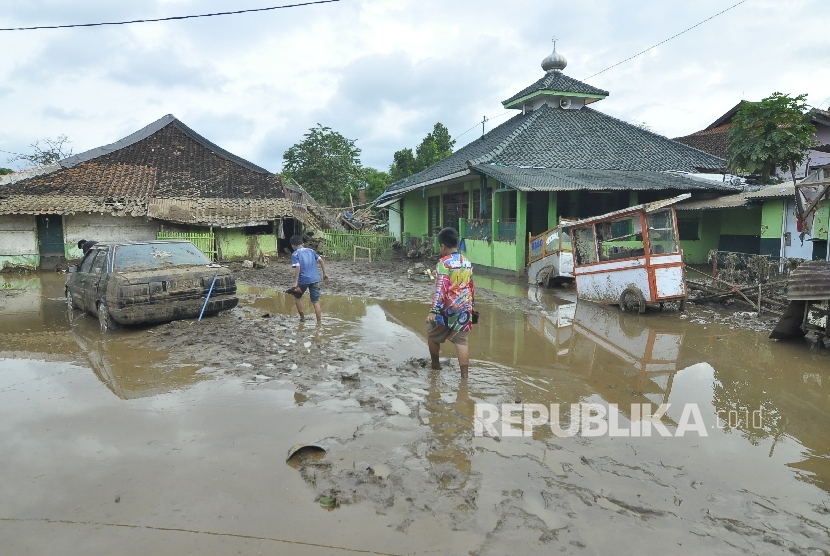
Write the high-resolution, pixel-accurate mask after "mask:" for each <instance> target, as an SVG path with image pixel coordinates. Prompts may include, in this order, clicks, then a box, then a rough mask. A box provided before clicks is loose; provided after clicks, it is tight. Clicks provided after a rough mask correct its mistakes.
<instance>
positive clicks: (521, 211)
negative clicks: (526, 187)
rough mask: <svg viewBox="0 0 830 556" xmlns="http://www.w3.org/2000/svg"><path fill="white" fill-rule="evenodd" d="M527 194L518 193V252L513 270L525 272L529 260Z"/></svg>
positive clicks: (523, 192) (516, 251) (516, 252)
mask: <svg viewBox="0 0 830 556" xmlns="http://www.w3.org/2000/svg"><path fill="white" fill-rule="evenodd" d="M527 208H528V207H527V192H525V191H517V192H516V250H515V251H514V253H515V255H514V257H515V263H514V264H515V266H514V267H513V269H512V270H523V269H524V267H525V259H526V258H527V237H528V236H527Z"/></svg>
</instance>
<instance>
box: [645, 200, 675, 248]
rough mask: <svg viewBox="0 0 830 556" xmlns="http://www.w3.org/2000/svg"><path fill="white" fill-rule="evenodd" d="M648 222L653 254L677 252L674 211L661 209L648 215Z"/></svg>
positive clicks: (649, 239) (649, 241)
mask: <svg viewBox="0 0 830 556" xmlns="http://www.w3.org/2000/svg"><path fill="white" fill-rule="evenodd" d="M646 221H647V222H648V244H649V246H650V248H651V254H652V255H662V254H664V253H677V252H678V248H677V238H676V237H675V235H674V213H673V212H672V211H671V209H669V210H661V211H658V212H652V213H650V214H647V215H646Z"/></svg>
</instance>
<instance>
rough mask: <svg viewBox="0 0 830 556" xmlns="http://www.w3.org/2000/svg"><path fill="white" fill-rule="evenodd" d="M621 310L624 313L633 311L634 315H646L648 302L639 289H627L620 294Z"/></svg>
mask: <svg viewBox="0 0 830 556" xmlns="http://www.w3.org/2000/svg"><path fill="white" fill-rule="evenodd" d="M620 309H622V310H623V311H631V312H632V313H640V314H642V313H645V312H646V300H645V298H644V297H643V294H641V293H640V292H639V291H638V290H637V289H635V288H625V290H624V291H623V292H622V293H621V294H620Z"/></svg>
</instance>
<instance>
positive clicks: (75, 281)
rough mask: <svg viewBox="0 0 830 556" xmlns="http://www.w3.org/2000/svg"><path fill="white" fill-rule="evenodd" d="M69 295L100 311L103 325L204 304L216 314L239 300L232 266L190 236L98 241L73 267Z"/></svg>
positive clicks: (188, 313) (183, 313) (73, 304)
mask: <svg viewBox="0 0 830 556" xmlns="http://www.w3.org/2000/svg"><path fill="white" fill-rule="evenodd" d="M214 278H215V281H214ZM211 284H213V290H212V291H211V290H210V288H211ZM208 291H210V299H209V301H208V303H207V305H206V306H204V305H205V298H206V297H207V295H208ZM66 299H67V302H68V304H69V306H70V308H73V309H82V310H85V311H88V312H89V313H91V314H93V315H97V316H98V319H99V321H100V322H101V327H102V328H103V329H107V328H110V327H112V326H113V324H114V323H117V324H138V323H152V322H165V321H171V320H177V319H186V318H193V317H198V316H199V314H200V312H201V311H202V307H203V306H204V314H205V315H213V314H216V313H218V312H219V311H225V310H228V309H233V308H234V307H236V304H237V303H238V302H239V299H238V298H237V297H236V282H235V281H234V279H233V275H232V274H231V271H230V270H228V269H227V268H224V267H221V266H219V265H216V264H211V262H210V261H209V260H208V258H207V257H205V255H204V254H203V253H202V252H201V251H199V249H198V248H197V247H196V246H195V245H193V244H192V243H191V242H189V241H146V242H123V243H96V244H95V245H94V246H93V247H92V248H91V249H90V250H89V252H88V253H87V254H86V256H85V257H84V259H83V260H82V261H81V264H80V265H77V266H71V267H69V275H68V276H67V278H66Z"/></svg>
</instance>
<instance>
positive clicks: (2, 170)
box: [0, 168, 14, 176]
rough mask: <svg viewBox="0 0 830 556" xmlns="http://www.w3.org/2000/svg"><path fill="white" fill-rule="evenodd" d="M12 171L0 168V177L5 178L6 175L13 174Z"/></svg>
mask: <svg viewBox="0 0 830 556" xmlns="http://www.w3.org/2000/svg"><path fill="white" fill-rule="evenodd" d="M13 173H14V170H12V169H11V168H0V176H5V175H6V174H13Z"/></svg>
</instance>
